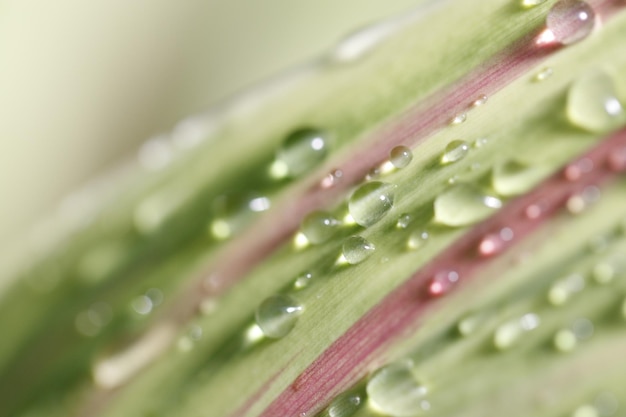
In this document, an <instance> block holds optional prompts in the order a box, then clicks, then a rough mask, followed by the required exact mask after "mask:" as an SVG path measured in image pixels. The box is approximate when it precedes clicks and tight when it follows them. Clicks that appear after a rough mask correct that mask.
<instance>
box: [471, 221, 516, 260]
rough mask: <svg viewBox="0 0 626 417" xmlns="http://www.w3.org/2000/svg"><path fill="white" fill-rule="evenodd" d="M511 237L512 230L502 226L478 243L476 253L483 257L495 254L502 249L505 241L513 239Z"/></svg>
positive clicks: (512, 235)
mask: <svg viewBox="0 0 626 417" xmlns="http://www.w3.org/2000/svg"><path fill="white" fill-rule="evenodd" d="M513 237H514V234H513V230H512V229H511V228H509V227H504V228H502V229H501V230H500V231H499V232H497V233H490V234H488V235H486V236H485V237H483V238H482V239H481V241H480V243H479V244H478V254H479V255H480V256H482V257H484V258H488V257H490V256H494V255H497V254H499V253H500V252H502V251H503V250H504V247H505V245H506V243H507V242H510V241H511V240H513Z"/></svg>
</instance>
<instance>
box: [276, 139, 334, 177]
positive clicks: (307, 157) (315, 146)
mask: <svg viewBox="0 0 626 417" xmlns="http://www.w3.org/2000/svg"><path fill="white" fill-rule="evenodd" d="M328 148H329V140H328V135H327V134H326V133H324V132H321V131H319V130H316V129H311V128H303V129H298V130H296V131H294V132H292V133H291V134H289V136H287V138H286V139H285V141H284V142H283V144H282V146H281V147H280V149H279V150H278V152H277V154H276V163H277V164H280V165H283V166H284V167H285V168H286V174H287V175H288V176H291V177H298V176H300V175H302V174H304V173H306V172H309V171H310V170H312V169H313V168H315V167H316V166H317V165H319V164H320V163H321V162H322V161H324V159H326V156H327V155H328Z"/></svg>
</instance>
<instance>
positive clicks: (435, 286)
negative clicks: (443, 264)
mask: <svg viewBox="0 0 626 417" xmlns="http://www.w3.org/2000/svg"><path fill="white" fill-rule="evenodd" d="M458 281H459V273H458V272H456V271H449V270H444V271H439V272H437V273H436V274H435V275H434V276H433V277H432V278H431V279H430V281H429V282H428V287H427V288H428V295H430V296H432V297H440V296H442V295H445V294H447V293H449V292H450V291H451V290H452V289H453V288H454V286H455V285H456V284H457V283H458Z"/></svg>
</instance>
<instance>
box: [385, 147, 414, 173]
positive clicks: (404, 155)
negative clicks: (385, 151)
mask: <svg viewBox="0 0 626 417" xmlns="http://www.w3.org/2000/svg"><path fill="white" fill-rule="evenodd" d="M412 160H413V152H411V150H410V149H409V148H408V147H406V146H396V147H395V148H393V149H392V150H391V151H390V152H389V162H391V164H392V165H393V166H394V167H396V168H398V169H400V168H405V167H406V166H408V165H409V164H410V163H411V161H412Z"/></svg>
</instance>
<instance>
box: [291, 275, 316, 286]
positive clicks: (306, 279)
mask: <svg viewBox="0 0 626 417" xmlns="http://www.w3.org/2000/svg"><path fill="white" fill-rule="evenodd" d="M311 279H313V274H312V273H310V272H304V273H302V274H300V275H298V277H297V278H296V279H295V280H294V282H293V288H294V289H296V290H301V289H302V288H305V287H307V286H308V285H309V284H310V283H311Z"/></svg>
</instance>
